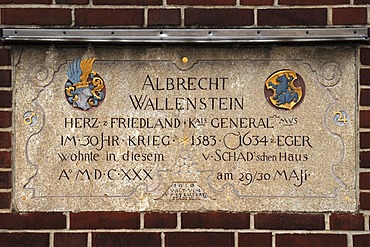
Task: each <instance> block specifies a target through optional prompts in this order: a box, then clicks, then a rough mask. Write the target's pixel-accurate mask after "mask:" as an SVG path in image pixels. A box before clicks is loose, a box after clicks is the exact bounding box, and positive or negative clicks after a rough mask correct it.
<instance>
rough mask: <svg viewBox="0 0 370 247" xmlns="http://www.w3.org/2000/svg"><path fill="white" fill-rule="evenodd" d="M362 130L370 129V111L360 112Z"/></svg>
mask: <svg viewBox="0 0 370 247" xmlns="http://www.w3.org/2000/svg"><path fill="white" fill-rule="evenodd" d="M360 128H370V111H360Z"/></svg>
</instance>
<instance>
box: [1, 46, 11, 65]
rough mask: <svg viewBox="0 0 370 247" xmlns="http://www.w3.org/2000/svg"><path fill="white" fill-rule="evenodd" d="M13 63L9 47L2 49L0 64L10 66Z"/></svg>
mask: <svg viewBox="0 0 370 247" xmlns="http://www.w3.org/2000/svg"><path fill="white" fill-rule="evenodd" d="M11 64H12V61H11V53H10V50H9V49H0V66H9V65H11Z"/></svg>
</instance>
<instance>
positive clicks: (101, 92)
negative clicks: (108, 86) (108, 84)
mask: <svg viewBox="0 0 370 247" xmlns="http://www.w3.org/2000/svg"><path fill="white" fill-rule="evenodd" d="M94 61H95V58H85V59H81V58H78V59H76V60H75V61H73V62H72V63H70V64H69V66H68V72H67V74H68V81H67V82H66V84H65V94H66V97H67V100H68V102H69V103H70V104H72V106H73V107H77V108H80V109H82V110H84V111H86V110H89V109H90V108H91V107H96V106H98V105H99V103H100V102H101V101H103V100H104V98H105V85H104V81H103V79H102V78H101V77H100V76H99V75H98V74H97V73H96V72H95V71H93V70H92V66H93V64H94Z"/></svg>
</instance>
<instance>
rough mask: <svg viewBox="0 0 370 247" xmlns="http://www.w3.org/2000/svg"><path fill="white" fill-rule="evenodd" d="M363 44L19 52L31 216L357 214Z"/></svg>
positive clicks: (24, 198) (18, 203)
mask: <svg viewBox="0 0 370 247" xmlns="http://www.w3.org/2000/svg"><path fill="white" fill-rule="evenodd" d="M355 51H356V49H355V48H354V47H351V46H330V47H325V46H315V47H313V46H310V47H309V46H303V47H297V46H289V47H282V46H281V47H271V46H265V47H236V48H235V47H231V46H229V47H200V46H193V47H182V48H180V47H175V46H169V47H159V46H157V47H149V46H132V47H130V46H128V47H103V46H101V47H98V46H97V47H93V46H86V47H82V48H81V47H72V48H71V47H62V46H61V47H55V46H18V47H15V49H14V50H13V64H14V71H15V85H14V86H15V89H14V94H15V95H14V98H15V111H14V121H15V130H14V133H15V152H14V153H15V168H14V170H15V171H14V172H15V182H14V187H15V188H14V191H15V193H14V204H13V205H14V207H15V209H16V210H19V211H35V210H37V211H80V210H89V211H91V210H94V211H95V210H104V211H107V210H120V211H154V210H155V211H158V210H160V211H179V210H180V211H181V210H186V211H198V210H202V211H204V210H206V211H207V210H225V211H226V210H227V211H257V210H258V211H267V210H269V211H271V210H274V211H331V210H333V211H354V210H355V205H356V193H355V184H356V182H355V181H356V163H357V162H356V161H357V160H356V155H355V154H356V144H357V137H356V126H357V124H356V121H357V120H356V119H357V116H356V104H357V103H356V102H357V101H356V90H357V89H356V69H355Z"/></svg>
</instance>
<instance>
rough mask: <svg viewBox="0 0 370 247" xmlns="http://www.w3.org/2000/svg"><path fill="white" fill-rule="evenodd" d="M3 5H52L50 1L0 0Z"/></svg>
mask: <svg viewBox="0 0 370 247" xmlns="http://www.w3.org/2000/svg"><path fill="white" fill-rule="evenodd" d="M5 3H16V4H22V3H25V4H42V3H44V4H52V3H53V1H52V0H0V4H5Z"/></svg>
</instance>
